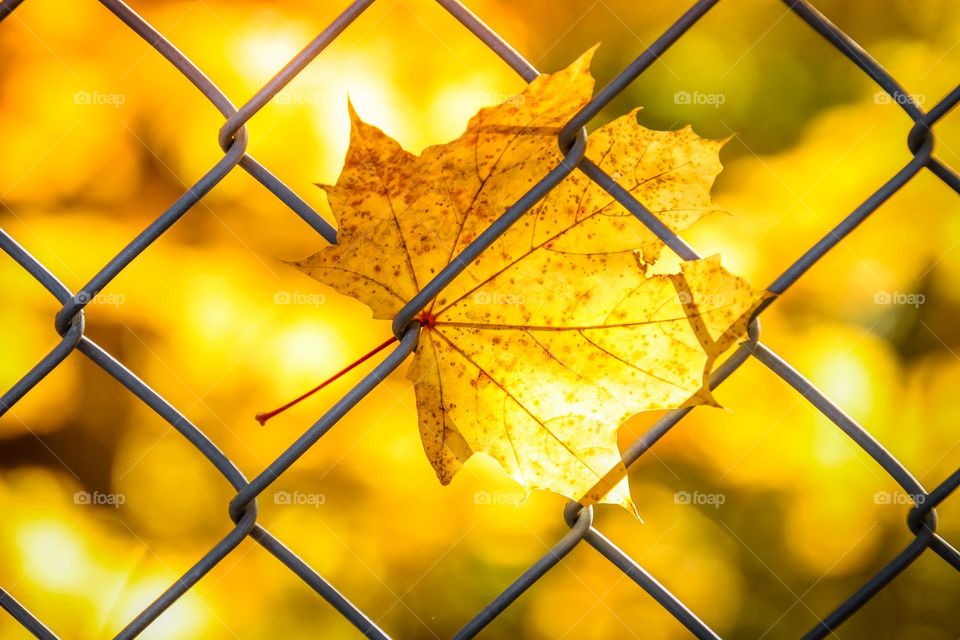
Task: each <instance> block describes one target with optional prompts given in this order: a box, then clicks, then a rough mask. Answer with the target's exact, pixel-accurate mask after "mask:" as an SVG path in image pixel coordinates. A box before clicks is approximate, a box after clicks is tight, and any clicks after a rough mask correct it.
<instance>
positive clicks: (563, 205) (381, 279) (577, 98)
mask: <svg viewBox="0 0 960 640" xmlns="http://www.w3.org/2000/svg"><path fill="white" fill-rule="evenodd" d="M592 54H593V50H590V51H588V52H587V53H586V54H584V55H583V56H581V57H580V58H579V59H578V60H577V61H576V62H574V63H573V64H572V65H570V66H569V67H568V68H566V69H564V70H563V71H560V72H558V73H555V74H552V75H544V76H541V77H539V78H537V79H536V80H534V81H533V82H532V83H531V84H530V85H529V86H528V87H527V89H526V90H525V91H524V92H523V93H522V94H520V96H517V97H515V98H512V99H510V100H508V101H506V102H505V103H503V104H500V105H497V106H493V107H489V108H485V109H482V110H481V111H480V112H479V113H478V114H477V115H476V116H474V117H473V118H472V119H471V120H470V123H469V125H468V127H467V129H466V132H465V133H464V134H463V135H462V136H460V137H459V138H457V139H456V140H453V141H452V142H449V143H447V144H443V145H438V146H433V147H429V148H427V149H426V150H424V151H423V153H421V154H420V155H419V156H417V155H414V154H411V153H409V152H407V151H405V150H403V149H402V148H401V147H400V145H399V144H398V143H397V142H395V141H394V140H392V139H391V138H389V137H388V136H387V135H386V134H384V133H383V132H382V131H380V130H379V129H377V128H375V127H373V126H371V125H369V124H366V123H364V122H363V121H362V120H360V118H359V117H358V116H357V114H356V113H355V111H354V110H353V108H352V106H351V107H350V118H351V125H352V127H351V135H350V144H349V149H348V151H347V156H346V160H345V163H344V168H343V171H342V173H341V175H340V177H339V179H338V181H337V183H336V185H335V186H332V187H324V188H325V190H326V192H327V195H328V198H329V201H330V206H331V209H332V210H333V212H334V215H335V216H336V217H337V221H338V224H339V232H338V234H339V235H338V244H336V245H333V246H329V247H326V248H324V249H322V250H320V251H319V252H318V253H316V254H314V255H313V256H310V257H309V258H307V259H305V260H303V261H301V262H299V263H296V264H297V265H298V266H299V268H300V269H302V270H303V271H305V272H306V273H307V274H309V275H311V276H313V277H314V278H316V279H318V280H320V281H321V282H324V283H326V284H328V285H330V286H332V287H334V288H335V289H337V290H339V291H340V292H342V293H345V294H347V295H350V296H353V297H354V298H357V299H358V300H360V301H362V302H364V303H366V304H367V305H369V306H370V307H371V308H372V309H373V313H374V316H375V317H376V318H383V319H389V318H393V317H394V316H395V315H396V314H397V312H398V311H399V310H400V309H401V307H403V305H404V304H405V303H406V302H407V301H408V300H410V299H411V298H412V297H413V296H414V295H415V294H416V293H417V292H418V291H419V290H420V289H421V288H422V287H423V286H424V285H425V284H426V283H427V282H429V281H430V279H431V278H433V277H434V276H435V275H436V274H437V273H438V272H439V271H440V270H441V269H442V268H443V267H445V266H446V265H447V264H448V263H450V262H451V261H452V260H454V259H456V256H457V255H458V253H460V251H462V250H463V249H464V248H465V247H466V246H467V245H468V244H469V243H470V242H471V241H472V240H473V239H474V238H476V237H477V236H478V235H479V234H480V233H481V232H482V231H483V230H484V229H486V228H487V227H488V226H489V225H490V224H491V223H492V222H493V221H494V220H495V219H496V218H498V217H499V216H500V215H501V214H502V213H503V212H504V211H505V210H506V209H507V208H508V207H509V206H510V205H511V204H512V203H513V202H514V201H515V200H517V199H518V198H519V197H520V196H521V195H523V194H524V193H525V192H526V191H527V190H528V189H529V188H530V187H531V186H532V185H533V183H534V182H535V181H537V180H538V179H539V178H541V177H542V176H543V175H545V174H546V173H547V172H548V171H549V170H550V169H552V168H553V167H554V166H556V165H557V164H558V163H559V162H560V161H561V160H562V158H563V156H562V154H561V153H560V151H559V149H558V147H557V144H556V140H557V134H558V133H559V131H560V129H561V128H562V127H563V126H564V125H565V124H566V122H567V121H568V120H569V119H570V118H571V117H572V116H573V115H574V114H575V113H576V112H577V111H578V110H579V109H580V108H581V107H582V106H583V105H584V104H586V103H587V101H588V100H589V99H590V97H591V95H592V93H593V85H594V81H593V77H592V76H591V74H590V71H589V63H590V59H591V57H592ZM721 145H722V142H720V141H713V140H705V139H702V138H700V137H698V136H697V135H696V134H695V133H693V131H692V130H691V129H690V128H685V129H681V130H678V131H666V132H664V131H651V130H648V129H645V128H643V127H642V126H640V125H639V124H638V123H637V118H636V111H633V112H631V113H630V114H628V115H625V116H623V117H621V118H618V119H616V120H614V121H612V122H610V123H609V124H607V125H605V126H603V127H601V128H599V129H598V130H597V131H595V132H594V133H593V134H591V135H590V137H589V139H588V145H587V151H586V155H587V157H589V158H590V159H591V160H593V161H594V162H595V163H596V164H598V165H599V166H600V167H601V168H602V169H603V170H604V171H606V172H607V173H608V174H611V175H613V176H614V177H615V178H616V179H617V180H618V182H619V183H620V184H621V185H622V186H623V187H624V188H625V189H627V190H629V191H630V192H631V193H632V194H633V195H634V196H635V197H637V198H638V199H639V200H640V201H641V202H642V203H643V204H644V205H645V206H646V207H647V208H648V209H650V210H651V211H652V212H653V213H654V214H655V215H657V216H658V217H659V218H660V219H661V220H663V221H664V223H666V224H667V225H668V226H669V227H671V228H672V229H674V230H675V231H679V230H681V229H683V228H685V227H687V226H689V225H690V224H692V223H693V222H694V221H696V220H697V219H698V218H700V217H701V216H703V215H704V214H706V213H708V212H710V211H712V210H714V206H713V204H712V202H711V199H710V188H711V186H712V184H713V181H714V178H715V177H716V175H717V174H718V173H719V172H720V170H721V165H720V161H719V157H718V154H719V150H720V147H721ZM662 248H663V243H662V242H661V241H660V240H659V239H657V238H656V237H655V236H654V235H653V233H652V232H650V231H649V230H648V229H647V228H646V227H645V226H644V225H643V224H642V223H640V222H639V221H638V220H637V219H636V218H635V217H634V216H633V215H632V214H630V213H629V212H628V211H627V210H626V209H624V208H623V207H622V206H621V205H620V204H619V203H617V202H616V201H615V200H614V199H613V198H612V196H610V195H609V194H608V193H607V192H606V191H604V190H603V189H601V188H600V187H599V186H597V185H596V184H595V183H594V182H593V181H592V180H590V179H589V178H587V177H586V176H585V175H583V174H581V173H580V172H574V173H573V174H571V175H570V176H569V177H567V178H566V179H565V180H563V181H562V182H561V183H560V184H559V185H558V186H557V187H556V188H555V189H553V190H552V191H551V192H550V193H549V194H548V195H547V196H546V197H544V198H543V199H542V200H541V201H540V202H539V203H538V204H537V205H535V206H534V207H533V208H532V209H531V210H529V211H528V212H527V213H526V214H525V215H524V216H523V217H521V218H520V220H519V221H518V222H517V223H516V224H514V225H513V226H512V227H511V228H510V229H509V230H508V231H506V233H504V234H503V235H502V236H501V237H500V238H499V239H497V240H496V241H495V242H494V243H493V244H492V245H491V246H490V247H489V248H488V249H487V250H486V251H484V252H483V253H482V254H481V255H480V256H479V257H478V258H477V259H476V260H475V261H473V262H472V263H471V264H470V265H469V267H468V268H467V269H466V270H465V271H464V272H462V273H461V274H460V275H459V276H458V277H457V278H455V279H454V280H453V281H452V282H451V283H450V285H449V286H447V287H446V288H445V289H444V290H443V291H442V293H441V294H439V296H438V297H437V298H436V299H434V300H433V301H431V302H430V303H429V304H428V305H427V307H426V309H425V310H424V311H423V312H422V313H421V314H420V316H419V317H418V319H419V320H420V322H421V324H422V325H423V330H422V334H421V337H420V340H419V343H418V345H417V349H416V353H415V356H414V360H413V363H412V366H411V367H410V370H409V372H408V378H409V379H410V380H412V381H413V383H414V388H415V393H416V398H417V410H418V416H419V425H420V433H421V437H422V441H423V446H424V450H425V451H426V454H427V457H428V459H429V461H430V463H431V464H432V465H433V468H434V469H435V470H436V473H437V476H438V477H439V479H440V481H441V482H442V483H443V484H446V483H448V482H450V480H451V479H452V478H453V476H454V474H456V472H457V470H458V469H459V468H460V466H461V465H462V464H463V463H464V462H465V461H466V460H467V459H468V458H469V457H470V456H471V455H473V453H474V452H483V453H485V454H488V455H490V456H492V457H493V458H494V459H496V460H497V461H498V462H499V463H500V465H502V466H503V468H504V469H505V470H506V471H507V473H509V474H510V475H511V476H512V477H513V478H515V479H516V480H517V481H518V482H520V483H521V484H522V485H523V486H524V487H525V488H526V489H530V488H542V489H549V490H552V491H556V492H559V493H561V494H563V495H565V496H567V497H570V498H572V499H581V501H582V502H584V503H591V502H596V501H600V502H610V503H616V504H621V505H623V506H625V507H627V508H628V509H631V510H632V509H633V504H632V502H631V499H630V494H629V488H628V486H627V481H626V473H625V469H623V462H622V460H621V456H620V451H619V449H618V447H617V429H618V427H619V426H620V424H621V423H622V422H623V421H624V420H626V419H627V418H629V417H630V416H632V415H634V414H636V413H638V412H641V411H648V410H654V409H667V408H674V407H678V406H681V405H683V404H685V403H708V404H714V403H713V401H712V399H711V396H710V394H709V391H708V387H707V386H706V384H705V381H706V377H707V375H708V374H709V372H710V371H711V369H712V367H713V364H714V362H715V360H716V359H717V358H718V357H719V356H720V355H721V354H722V353H723V352H724V351H726V350H727V349H728V348H730V347H731V346H732V345H733V344H734V343H735V342H736V341H737V340H738V339H739V338H740V337H741V336H743V334H744V333H745V331H746V325H747V322H748V320H749V318H750V316H751V314H752V312H753V311H754V310H755V309H756V307H757V305H758V304H760V302H761V301H762V300H763V299H764V297H765V292H762V291H757V290H755V289H753V288H751V287H750V286H749V285H748V284H747V283H746V282H745V281H743V280H741V279H739V278H737V277H735V276H733V275H731V274H729V273H728V272H727V271H725V270H724V269H723V268H722V267H721V266H720V262H719V259H718V258H716V257H713V258H708V259H705V260H699V261H692V262H687V263H684V264H683V265H682V267H681V269H680V271H679V272H678V273H673V274H661V275H652V274H649V273H648V271H649V265H650V264H652V263H653V262H655V261H656V259H657V257H658V256H659V254H660V251H661V249H662Z"/></svg>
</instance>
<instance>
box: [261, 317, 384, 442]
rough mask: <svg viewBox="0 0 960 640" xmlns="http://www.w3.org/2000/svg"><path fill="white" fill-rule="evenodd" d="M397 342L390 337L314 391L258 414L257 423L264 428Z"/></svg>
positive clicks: (311, 390)
mask: <svg viewBox="0 0 960 640" xmlns="http://www.w3.org/2000/svg"><path fill="white" fill-rule="evenodd" d="M396 341H397V336H390V339H389V340H384V341H383V343H381V344H380V345H378V346H377V347H375V348H374V349H373V350H371V351H369V352H367V353H365V354H364V355H362V356H360V358H358V359H357V360H354V361H353V362H352V363H351V364H349V365H347V366H346V367H344V368H343V369H341V370H340V371H338V372H336V373H335V374H333V375H332V376H330V377H329V378H327V379H326V380H324V381H323V382H321V383H320V384H318V385H317V386H315V387H314V388H313V389H310V391H307V392H306V393H304V394H303V395H301V396H298V397H296V398H294V399H293V400H291V401H290V402H288V403H286V404H284V405H281V406H279V407H277V408H276V409H274V410H273V411H265V412H262V413H258V414H257V415H256V416H254V417H255V418H256V419H257V422H259V423H260V425H261V426H262V425H265V424H266V423H267V420H269V419H270V418H272V417H274V416H275V415H277V414H279V413H283V412H284V411H286V410H287V409H289V408H290V407H292V406H294V405H296V404H299V403H300V402H301V401H303V400H306V399H307V398H309V397H310V396H312V395H313V394H315V393H316V392H317V391H320V389H323V388H324V387H325V386H327V385H328V384H330V383H331V382H333V381H334V380H337V379H338V378H340V377H341V376H343V375H345V374H347V373H349V372H350V371H352V370H353V369H355V368H356V367H358V366H360V365H361V364H363V363H364V362H366V361H367V360H369V359H370V358H372V357H373V356H375V355H377V354H378V353H380V352H381V351H383V350H384V349H386V348H387V347H389V346H390V345H391V344H393V343H394V342H396Z"/></svg>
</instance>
